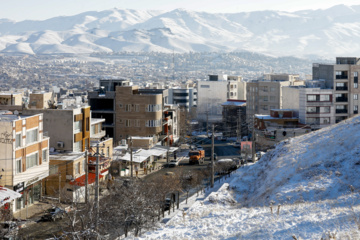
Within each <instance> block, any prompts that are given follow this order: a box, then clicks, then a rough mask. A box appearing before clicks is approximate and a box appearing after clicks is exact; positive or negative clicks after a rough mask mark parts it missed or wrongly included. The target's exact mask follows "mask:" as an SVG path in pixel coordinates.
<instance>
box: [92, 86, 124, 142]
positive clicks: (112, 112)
mask: <svg viewBox="0 0 360 240" xmlns="http://www.w3.org/2000/svg"><path fill="white" fill-rule="evenodd" d="M99 85H100V87H99V89H97V90H95V91H92V92H88V104H89V105H90V106H91V111H92V114H91V116H92V117H93V118H103V119H105V122H104V123H103V127H104V129H105V132H106V135H107V136H108V137H111V138H114V141H115V142H116V141H118V138H115V133H116V126H117V124H115V122H116V115H117V112H116V104H115V102H116V101H115V100H116V97H115V96H116V87H117V86H130V81H129V80H127V79H101V80H100V81H99Z"/></svg>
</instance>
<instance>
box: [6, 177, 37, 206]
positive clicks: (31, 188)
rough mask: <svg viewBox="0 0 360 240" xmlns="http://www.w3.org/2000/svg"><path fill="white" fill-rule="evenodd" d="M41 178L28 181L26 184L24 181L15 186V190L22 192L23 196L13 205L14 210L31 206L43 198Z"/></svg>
mask: <svg viewBox="0 0 360 240" xmlns="http://www.w3.org/2000/svg"><path fill="white" fill-rule="evenodd" d="M41 187H42V185H41V180H40V179H34V180H33V181H31V180H30V181H28V182H27V184H26V185H25V183H24V182H21V183H18V184H17V185H15V186H14V191H15V192H18V193H20V194H21V197H19V198H18V199H16V201H15V203H14V207H13V211H14V212H17V211H19V210H21V209H24V208H26V207H27V206H31V205H33V204H34V203H36V202H39V201H40V199H41Z"/></svg>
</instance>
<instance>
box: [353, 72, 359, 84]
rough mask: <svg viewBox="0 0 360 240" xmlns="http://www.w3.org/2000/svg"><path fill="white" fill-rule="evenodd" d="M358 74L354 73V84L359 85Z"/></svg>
mask: <svg viewBox="0 0 360 240" xmlns="http://www.w3.org/2000/svg"><path fill="white" fill-rule="evenodd" d="M358 80H359V78H358V72H354V83H358Z"/></svg>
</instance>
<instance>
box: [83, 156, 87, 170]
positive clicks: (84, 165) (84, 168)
mask: <svg viewBox="0 0 360 240" xmlns="http://www.w3.org/2000/svg"><path fill="white" fill-rule="evenodd" d="M83 171H84V172H86V159H84V160H83Z"/></svg>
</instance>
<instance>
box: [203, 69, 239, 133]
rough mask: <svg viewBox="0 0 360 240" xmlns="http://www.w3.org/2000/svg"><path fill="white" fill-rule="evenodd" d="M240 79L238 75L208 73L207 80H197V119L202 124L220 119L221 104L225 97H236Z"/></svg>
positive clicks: (234, 98)
mask: <svg viewBox="0 0 360 240" xmlns="http://www.w3.org/2000/svg"><path fill="white" fill-rule="evenodd" d="M241 81H242V78H241V77H239V76H227V75H209V79H208V80H199V81H197V95H198V98H197V109H196V110H197V120H198V121H200V122H202V123H203V126H205V125H207V124H208V123H214V122H220V121H221V120H222V107H221V104H222V103H223V102H225V101H226V100H227V99H233V100H236V99H238V92H239V90H238V89H239V82H241ZM241 86H243V85H241ZM242 100H244V99H242Z"/></svg>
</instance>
